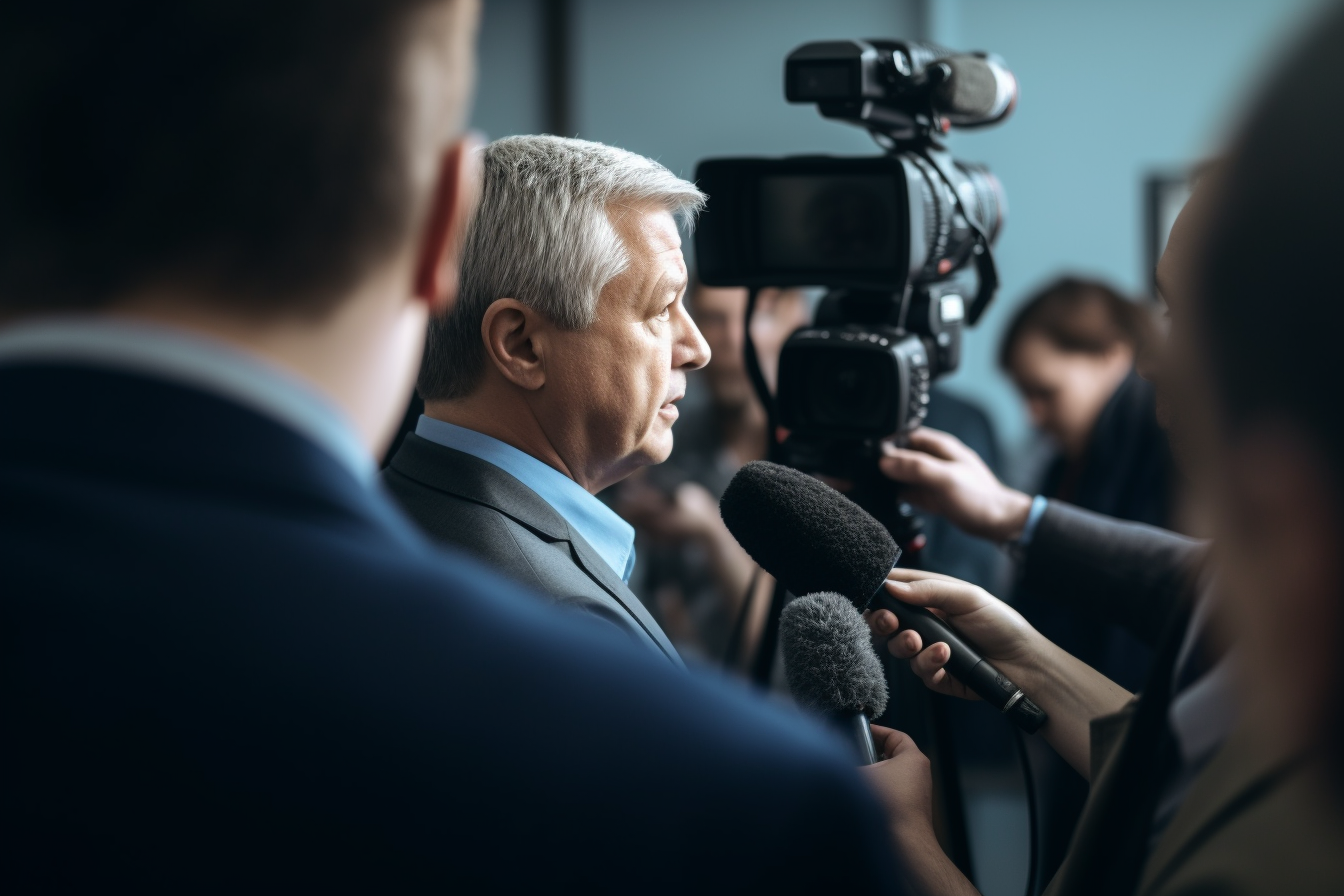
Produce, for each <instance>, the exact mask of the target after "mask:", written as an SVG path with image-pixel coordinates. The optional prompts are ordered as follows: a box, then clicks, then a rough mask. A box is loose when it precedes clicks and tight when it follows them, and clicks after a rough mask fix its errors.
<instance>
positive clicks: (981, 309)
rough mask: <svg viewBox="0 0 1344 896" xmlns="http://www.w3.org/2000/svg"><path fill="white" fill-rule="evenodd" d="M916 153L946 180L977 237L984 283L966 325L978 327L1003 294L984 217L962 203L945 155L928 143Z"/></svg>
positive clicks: (977, 268)
mask: <svg viewBox="0 0 1344 896" xmlns="http://www.w3.org/2000/svg"><path fill="white" fill-rule="evenodd" d="M913 151H914V152H916V153H917V154H918V155H919V156H920V158H922V159H923V160H924V161H926V162H928V163H929V165H931V166H932V167H933V170H934V171H937V172H938V176H939V177H941V178H942V179H943V183H944V184H946V185H947V188H948V189H949V190H951V191H952V196H953V197H954V198H955V200H956V203H957V210H958V211H960V212H961V216H962V217H963V218H965V219H966V225H967V226H968V227H969V228H970V229H971V233H973V234H974V235H975V248H974V249H973V250H972V252H973V254H974V255H975V274H976V278H977V279H978V280H979V281H980V286H979V289H978V290H977V291H976V294H975V299H974V300H972V301H971V305H970V307H969V308H967V309H966V325H967V326H975V324H976V322H977V321H979V320H980V315H982V314H984V313H985V309H986V308H988V307H989V303H990V301H991V300H992V299H993V298H994V295H995V294H996V293H997V292H998V291H999V266H998V264H997V263H996V262H995V261H994V253H993V251H991V249H990V246H989V236H988V235H987V234H986V233H985V228H984V225H983V224H981V223H980V217H979V216H978V215H973V214H971V210H970V208H968V207H967V205H966V203H965V202H963V201H962V198H961V193H960V192H959V191H958V190H957V188H956V186H955V185H954V184H953V183H952V175H951V173H950V172H949V171H948V170H947V168H946V166H945V164H944V161H943V158H942V155H941V153H939V152H930V145H929V144H927V143H926V144H924V145H922V146H917V147H914V149H913Z"/></svg>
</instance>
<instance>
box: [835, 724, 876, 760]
mask: <svg viewBox="0 0 1344 896" xmlns="http://www.w3.org/2000/svg"><path fill="white" fill-rule="evenodd" d="M831 721H832V723H833V724H835V725H836V727H837V728H841V729H843V730H844V731H845V734H846V735H847V736H848V738H849V739H850V740H851V741H853V742H854V748H855V750H856V755H857V757H858V760H859V765H872V764H873V763H874V762H877V746H876V745H875V744H874V743H873V729H872V721H871V720H870V719H869V718H868V716H867V715H865V714H864V713H861V712H846V713H835V714H834V715H833V716H832V717H831Z"/></svg>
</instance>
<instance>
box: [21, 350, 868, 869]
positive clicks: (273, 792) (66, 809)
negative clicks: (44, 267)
mask: <svg viewBox="0 0 1344 896" xmlns="http://www.w3.org/2000/svg"><path fill="white" fill-rule="evenodd" d="M0 606H2V607H3V618H0V638H3V650H2V651H0V663H2V664H3V693H4V704H3V706H4V708H3V719H4V741H3V742H4V761H3V765H2V766H0V767H2V768H3V775H4V786H3V793H2V795H0V817H3V818H4V821H5V831H4V840H3V858H2V859H0V889H3V891H4V892H7V893H15V892H24V891H29V890H33V889H47V890H68V889H72V888H79V889H84V890H90V891H102V892H107V891H111V890H118V889H129V890H134V891H150V890H157V891H165V890H170V891H174V892H198V891H230V892H240V891H275V890H291V891H292V890H316V891H322V892H336V891H354V892H396V891H406V890H429V889H433V890H435V891H438V892H447V891H452V890H455V891H457V892H465V891H467V890H470V889H507V890H510V891H517V892H527V891H536V892H555V893H559V892H591V891H621V892H632V893H633V892H648V891H664V892H692V891H696V892H701V891H733V892H738V893H748V892H801V891H812V892H820V891H826V892H853V893H863V894H869V893H873V892H883V891H888V890H891V889H892V888H893V887H894V882H893V881H894V867H893V864H892V858H891V856H890V854H889V851H888V843H887V832H886V828H885V822H884V820H883V818H882V816H881V814H880V811H879V809H878V807H877V806H876V804H875V803H874V801H873V799H872V798H871V797H870V796H869V795H868V793H867V792H866V791H865V789H864V787H863V785H862V783H861V781H860V780H859V778H858V775H857V774H856V773H855V771H854V770H853V769H852V768H850V767H847V764H846V758H845V753H844V751H843V749H842V747H841V746H840V745H839V744H838V743H837V742H835V741H833V740H831V738H830V735H828V734H827V733H825V732H823V731H821V730H820V729H818V728H816V727H814V726H812V725H810V724H808V723H806V722H804V721H802V720H799V719H794V718H792V717H791V716H787V715H785V714H783V713H782V712H781V711H778V710H776V709H774V708H771V707H769V706H767V705H766V704H765V703H764V702H763V701H761V700H757V699H753V698H751V697H750V696H749V695H747V694H745V693H742V692H740V691H739V690H738V689H737V688H736V687H735V686H732V685H730V684H727V683H725V682H721V681H718V680H712V679H709V678H706V677H703V676H698V675H694V674H691V675H688V674H687V673H686V672H684V671H681V670H678V669H675V668H673V667H672V665H671V664H669V663H668V662H666V660H664V659H662V658H661V657H659V656H657V655H655V654H653V653H652V652H650V651H647V650H643V649H641V648H640V647H639V646H637V645H634V644H631V643H628V640H627V639H625V638H623V637H621V636H619V635H616V634H614V633H612V632H610V631H608V630H604V629H603V627H602V626H601V624H599V623H596V622H592V621H587V620H585V619H584V618H582V617H581V616H579V615H578V614H566V613H564V612H563V611H561V610H558V609H556V608H554V607H550V606H547V605H546V603H545V602H544V601H540V600H537V599H536V598H535V597H532V596H531V595H528V594H524V593H521V591H520V588H519V587H518V586H516V585H513V584H510V583H508V582H507V581H505V580H504V579H502V578H500V577H498V576H496V575H495V574H493V573H491V572H489V571H487V570H486V569H484V568H483V567H482V566H480V565H478V564H477V563H476V562H474V561H472V560H469V559H467V558H466V557H464V556H463V555H461V554H455V553H445V552H443V551H441V550H439V549H437V548H435V547H432V546H430V545H429V544H428V543H427V542H426V541H425V540H424V539H423V538H422V537H421V536H420V535H418V534H417V533H416V532H415V531H413V529H412V527H411V526H410V525H409V524H408V523H407V522H406V521H404V520H403V518H402V517H401V515H400V514H399V512H398V511H397V510H396V509H395V508H394V507H393V506H392V504H391V503H390V502H389V501H388V500H386V499H385V498H384V497H382V495H381V494H380V493H379V492H378V491H377V490H376V489H374V488H370V487H369V486H367V485H364V484H361V483H359V482H357V481H356V480H355V479H354V478H353V477H352V475H351V474H350V473H349V472H348V471H347V470H346V469H345V468H343V467H341V466H340V465H339V464H338V463H337V462H336V461H334V460H333V459H332V458H331V457H329V456H328V455H326V454H325V453H323V451H322V450H321V449H319V448H317V447H316V446H315V445H313V444H311V443H309V442H308V441H306V440H305V439H304V438H302V437H300V436H299V435H297V434H295V433H294V432H292V431H290V430H288V429H286V428H284V427H282V426H281V425H279V424H278V423H274V422H271V421H270V420H268V419H265V418H263V417H261V416H258V415H257V414H254V413H252V412H250V411H248V410H245V409H243V408H241V407H240V406H237V405H235V404H232V403H229V402H227V401H225V400H222V399H217V398H214V397H212V396H210V395H207V394H204V393H201V392H198V391H194V390H192V389H189V388H186V387H178V386H175V385H171V384H169V383H166V382H163V381H158V380H154V379H150V378H145V377H141V376H137V375H133V374H128V373H119V372H113V371H110V370H101V369H96V368H81V367H77V366H58V365H40V364H33V363H29V364H22V365H10V366H0ZM607 628H608V629H609V626H608V627H607Z"/></svg>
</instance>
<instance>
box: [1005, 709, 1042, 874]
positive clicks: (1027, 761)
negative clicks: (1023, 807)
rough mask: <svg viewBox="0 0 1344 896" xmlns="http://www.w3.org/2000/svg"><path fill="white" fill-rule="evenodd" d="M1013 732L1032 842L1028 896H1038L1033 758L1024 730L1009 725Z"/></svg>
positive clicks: (1037, 846) (1037, 845)
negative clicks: (1020, 765) (1024, 788)
mask: <svg viewBox="0 0 1344 896" xmlns="http://www.w3.org/2000/svg"><path fill="white" fill-rule="evenodd" d="M1008 727H1009V728H1010V729H1012V732H1013V743H1015V744H1017V757H1018V759H1019V760H1020V761H1021V764H1022V782H1023V783H1024V784H1025V785H1026V788H1027V831H1028V839H1029V842H1030V844H1031V845H1030V847H1029V849H1030V853H1029V857H1028V860H1027V892H1026V896H1036V875H1037V873H1038V872H1039V870H1040V869H1039V868H1038V867H1037V862H1038V861H1039V857H1038V856H1037V852H1038V850H1039V846H1040V845H1039V844H1038V843H1037V836H1038V835H1037V832H1036V825H1037V821H1038V819H1037V818H1036V783H1035V777H1034V776H1033V775H1032V773H1031V757H1030V756H1029V755H1027V736H1026V735H1025V734H1023V733H1022V729H1021V728H1018V727H1017V726H1016V725H1009V726H1008Z"/></svg>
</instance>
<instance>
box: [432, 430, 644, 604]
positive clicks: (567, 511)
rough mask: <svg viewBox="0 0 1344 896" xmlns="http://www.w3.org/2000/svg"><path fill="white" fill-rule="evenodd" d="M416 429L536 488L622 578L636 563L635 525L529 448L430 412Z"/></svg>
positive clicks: (626, 579)
mask: <svg viewBox="0 0 1344 896" xmlns="http://www.w3.org/2000/svg"><path fill="white" fill-rule="evenodd" d="M415 434H416V435H418V436H420V438H422V439H428V440H429V441H431V442H434V443H436V444H439V445H443V446H444V447H446V448H452V449H455V450H457V451H461V452H463V453H464V454H470V455H471V456H472V457H476V458H480V459H481V460H483V461H485V462H486V463H489V464H493V465H494V466H496V467H499V468H500V469H501V470H503V471H504V472H505V473H508V474H509V475H510V476H512V477H513V478H515V479H517V480H518V481H519V482H521V483H522V484H523V485H525V486H527V487H528V488H530V489H532V491H534V492H536V493H537V494H538V495H539V496H541V499H542V500H543V501H545V502H546V503H547V504H549V505H551V507H553V508H555V511H556V513H558V514H560V515H561V516H562V517H564V518H565V522H567V523H569V524H570V525H571V526H573V527H574V528H575V529H576V530H577V531H578V533H579V535H581V536H583V540H584V541H586V542H588V543H589V544H590V545H592V546H593V549H594V550H595V551H597V553H598V556H600V557H601V558H602V559H603V560H604V561H606V564H607V565H608V566H610V567H611V569H612V571H613V572H615V573H616V574H617V575H619V576H620V577H621V579H623V580H624V581H625V582H627V583H628V582H629V581H630V573H631V572H632V571H633V570H634V568H635V530H634V527H633V526H631V525H630V524H629V523H627V522H626V521H625V520H623V519H621V518H620V517H619V516H618V515H617V514H616V512H615V511H614V510H612V509H611V508H610V507H608V506H607V505H605V504H603V503H602V502H601V501H599V500H598V499H597V498H596V497H594V496H593V495H590V494H589V493H588V491H587V489H585V488H584V487H583V486H581V485H579V484H578V483H577V482H575V481H574V480H573V479H570V478H569V477H568V476H566V475H565V474H564V473H561V472H560V471H559V470H557V469H555V468H554V467H552V466H549V465H548V464H545V463H542V462H541V461H539V460H537V459H536V458H535V457H533V456H532V455H530V454H527V453H525V452H523V451H520V450H518V449H517V448H515V447H513V446H512V445H509V444H506V443H504V442H501V441H500V440H499V439H496V438H494V437H492V436H487V435H485V434H484V433H479V432H476V431H475V430H474V429H467V428H466V427H463V426H457V425H455V424H453V423H448V422H445V421H443V420H435V419H434V418H433V417H423V416H422V417H421V418H420V422H419V423H417V424H416V427H415Z"/></svg>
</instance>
